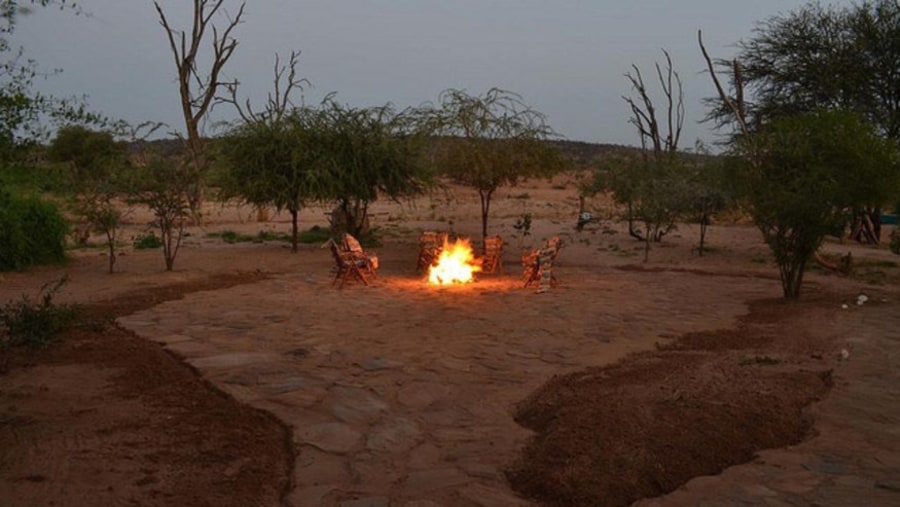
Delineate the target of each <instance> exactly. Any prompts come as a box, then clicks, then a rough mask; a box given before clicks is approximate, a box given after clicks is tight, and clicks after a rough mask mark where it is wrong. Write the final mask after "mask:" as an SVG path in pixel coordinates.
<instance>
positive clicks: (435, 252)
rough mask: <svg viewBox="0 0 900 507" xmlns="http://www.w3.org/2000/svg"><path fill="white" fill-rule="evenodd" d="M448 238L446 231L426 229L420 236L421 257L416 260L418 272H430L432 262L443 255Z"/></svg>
mask: <svg viewBox="0 0 900 507" xmlns="http://www.w3.org/2000/svg"><path fill="white" fill-rule="evenodd" d="M446 240H447V233H446V232H437V231H425V232H423V233H422V235H421V236H419V259H418V260H417V262H416V272H417V273H423V272H428V269H429V268H430V267H431V265H432V264H434V263H435V261H436V260H437V259H438V258H439V257H440V256H441V250H443V249H444V242H445V241H446Z"/></svg>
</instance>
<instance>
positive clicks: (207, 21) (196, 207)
mask: <svg viewBox="0 0 900 507" xmlns="http://www.w3.org/2000/svg"><path fill="white" fill-rule="evenodd" d="M224 1H225V0H194V7H193V12H194V15H193V23H192V25H191V29H190V34H188V33H187V32H186V31H184V30H177V29H174V28H172V26H171V24H170V23H169V20H168V18H167V17H166V15H165V13H164V12H163V9H162V7H160V5H159V3H158V2H153V5H154V6H155V7H156V12H157V13H159V22H160V24H161V25H162V27H163V28H165V30H166V35H167V36H168V39H169V46H170V48H171V50H172V56H173V57H174V59H175V66H176V68H177V69H178V91H179V94H180V96H181V111H182V114H183V115H184V122H185V129H186V131H187V139H185V147H186V148H187V153H188V163H187V164H186V166H187V167H186V172H187V175H188V176H189V178H188V179H187V181H188V182H189V185H190V189H189V192H188V201H189V206H190V209H191V214H192V215H193V217H194V220H196V221H199V220H200V218H201V212H200V207H201V205H202V203H203V195H204V191H203V176H204V175H205V173H206V171H207V168H208V165H209V163H208V160H207V157H206V146H205V143H204V140H203V137H202V136H201V134H200V125H201V124H202V123H203V120H204V119H205V118H206V115H207V113H209V111H210V109H211V108H212V106H213V105H214V104H215V102H216V94H217V92H218V90H219V87H221V86H230V85H236V84H237V83H236V81H222V80H221V78H220V75H221V72H222V68H223V67H224V66H225V64H226V63H227V62H228V59H229V58H231V55H232V54H233V53H234V50H235V48H236V47H237V44H238V41H237V39H235V38H234V37H233V36H232V35H231V33H232V31H233V30H234V28H235V27H237V25H238V24H240V22H241V17H242V16H243V14H244V6H245V3H244V2H241V4H240V7H239V8H238V12H237V14H236V15H235V16H233V17H231V16H226V17H227V19H228V21H227V23H226V25H225V29H224V30H221V31H220V30H219V29H218V28H217V27H216V25H215V24H213V23H212V19H213V17H214V16H215V15H216V14H217V13H218V12H219V10H220V9H221V8H222V4H223V3H224ZM209 30H212V55H211V56H212V58H211V61H210V63H209V69H208V71H206V72H204V71H201V69H200V62H199V61H198V60H199V57H200V46H201V44H203V42H204V40H205V39H206V37H207V35H208V31H209Z"/></svg>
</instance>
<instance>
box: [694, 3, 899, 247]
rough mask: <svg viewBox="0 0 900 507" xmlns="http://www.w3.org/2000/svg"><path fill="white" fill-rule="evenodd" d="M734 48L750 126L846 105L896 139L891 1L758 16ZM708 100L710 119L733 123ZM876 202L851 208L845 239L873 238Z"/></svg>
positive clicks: (895, 10)
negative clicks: (749, 32)
mask: <svg viewBox="0 0 900 507" xmlns="http://www.w3.org/2000/svg"><path fill="white" fill-rule="evenodd" d="M738 48H739V53H738V55H737V57H736V59H735V60H736V62H737V64H738V67H737V68H738V69H739V70H740V74H739V80H740V82H741V85H742V87H743V90H741V91H742V93H745V94H746V99H745V100H743V101H740V102H742V103H743V106H742V107H744V111H743V115H744V116H745V118H746V119H747V122H748V123H749V124H750V126H751V127H754V126H758V125H760V124H762V123H765V122H767V121H770V120H772V119H775V118H779V117H783V116H788V115H793V114H800V113H806V112H813V111H817V110H819V109H822V108H826V109H835V110H848V111H855V112H857V113H859V114H861V115H863V116H864V117H866V118H867V119H868V121H870V122H871V123H872V124H873V125H875V127H876V128H877V129H878V131H879V132H880V133H881V134H882V135H883V136H884V137H886V138H888V139H893V140H894V141H900V72H898V71H897V69H900V3H898V2H897V1H896V0H871V1H865V2H861V3H854V4H852V5H848V6H843V7H833V6H823V5H821V4H819V3H817V2H810V3H808V4H807V5H805V6H802V7H800V8H798V9H796V10H794V11H792V12H789V13H787V14H780V15H777V16H772V17H770V18H768V19H766V20H764V21H763V22H760V23H759V24H758V25H757V27H756V28H755V30H754V32H753V35H752V36H751V37H749V38H748V39H746V40H742V41H740V42H739V43H738ZM719 63H722V62H719ZM710 105H711V106H712V108H711V112H710V117H711V118H712V119H715V120H716V121H717V122H718V124H719V125H724V124H727V123H730V122H732V121H734V118H733V113H732V111H731V110H730V108H729V107H727V105H725V104H724V103H723V102H721V101H719V100H718V98H716V99H715V100H713V101H711V102H710ZM897 192H898V193H900V189H897ZM870 201H871V199H870ZM881 204H884V203H876V202H870V203H869V205H867V206H864V207H861V208H855V209H854V210H853V211H854V215H855V221H854V222H855V223H854V227H853V231H852V232H851V237H854V238H855V239H858V240H860V241H866V242H874V243H877V242H878V241H879V239H880V223H879V217H880V214H881V213H880V205H881Z"/></svg>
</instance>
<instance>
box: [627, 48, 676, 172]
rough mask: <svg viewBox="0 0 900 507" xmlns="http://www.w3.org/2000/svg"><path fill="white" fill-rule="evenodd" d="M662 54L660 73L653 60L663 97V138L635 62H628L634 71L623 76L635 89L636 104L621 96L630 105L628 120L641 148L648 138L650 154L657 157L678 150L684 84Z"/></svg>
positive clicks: (669, 61) (668, 58) (667, 57)
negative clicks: (662, 62) (650, 148)
mask: <svg viewBox="0 0 900 507" xmlns="http://www.w3.org/2000/svg"><path fill="white" fill-rule="evenodd" d="M663 54H664V55H666V71H665V73H663V70H662V68H661V67H660V66H659V63H657V64H656V77H657V78H658V79H659V85H660V89H661V90H662V92H663V94H664V95H665V96H666V125H665V127H666V132H665V137H663V133H662V132H660V125H659V120H658V119H657V117H656V108H655V107H654V105H653V100H652V99H651V98H650V95H649V94H648V93H647V86H646V85H645V84H644V78H643V76H642V75H641V70H640V69H638V67H637V65H632V66H631V68H632V69H633V70H634V72H633V73H631V72H626V73H625V77H626V78H628V80H629V81H630V82H631V87H632V89H633V90H634V91H635V92H637V94H638V96H639V98H640V103H639V102H637V101H636V100H635V99H633V98H631V97H622V98H623V99H624V100H625V102H627V103H628V105H629V106H630V107H631V114H632V116H631V119H630V120H629V123H631V124H632V125H634V126H635V127H637V129H638V133H639V134H640V135H641V147H643V148H644V149H646V148H647V142H648V141H649V142H650V143H651V144H652V145H653V156H654V157H659V156H660V155H661V154H662V153H663V152H668V153H674V152H676V151H678V141H679V140H680V138H681V129H682V127H683V126H684V87H683V86H682V83H681V77H680V76H679V75H678V73H677V72H675V70H674V68H673V67H672V57H671V56H669V53H668V51H666V50H663Z"/></svg>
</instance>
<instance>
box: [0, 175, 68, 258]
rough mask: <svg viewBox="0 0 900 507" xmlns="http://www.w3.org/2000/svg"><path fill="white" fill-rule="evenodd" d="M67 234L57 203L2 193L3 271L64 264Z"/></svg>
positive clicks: (0, 239) (0, 242)
mask: <svg viewBox="0 0 900 507" xmlns="http://www.w3.org/2000/svg"><path fill="white" fill-rule="evenodd" d="M68 232H69V224H68V222H66V220H65V218H63V216H62V214H61V213H60V212H59V208H57V206H56V204H54V203H52V202H49V201H44V200H42V199H40V198H38V197H22V196H16V195H12V194H10V193H8V192H0V270H2V271H9V270H17V269H24V268H27V267H29V266H35V265H40V264H54V263H59V262H62V261H64V260H65V258H66V253H65V251H66V235H68Z"/></svg>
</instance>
